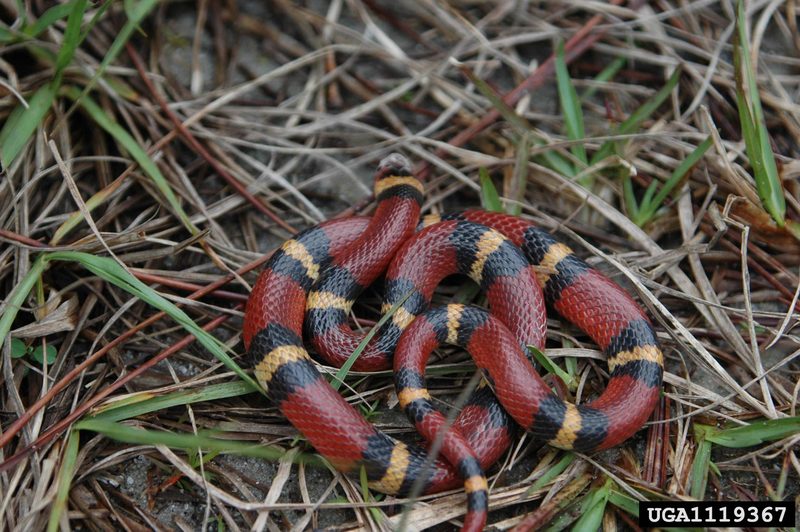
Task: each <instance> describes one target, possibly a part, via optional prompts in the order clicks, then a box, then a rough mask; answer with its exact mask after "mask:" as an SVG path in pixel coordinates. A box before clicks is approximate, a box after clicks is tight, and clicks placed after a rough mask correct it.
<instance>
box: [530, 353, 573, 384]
mask: <svg viewBox="0 0 800 532" xmlns="http://www.w3.org/2000/svg"><path fill="white" fill-rule="evenodd" d="M528 351H529V352H530V353H531V355H533V358H535V359H536V361H537V362H538V363H539V364H541V366H542V367H543V368H544V369H545V371H547V372H548V373H552V374H554V375H556V376H558V378H559V379H561V380H562V381H564V384H566V385H567V387H569V386H570V384H571V383H572V376H571V375H570V374H569V373H567V372H566V371H564V370H563V369H561V368H560V367H559V366H558V364H556V363H555V362H553V361H552V360H550V359H549V358H547V356H546V355H545V354H544V353H542V351H540V350H539V349H537V348H536V347H535V346H532V345H529V346H528Z"/></svg>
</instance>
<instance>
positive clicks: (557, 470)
mask: <svg viewBox="0 0 800 532" xmlns="http://www.w3.org/2000/svg"><path fill="white" fill-rule="evenodd" d="M574 461H575V454H573V453H571V452H567V453H565V454H564V456H563V457H562V458H561V460H559V461H558V462H557V463H556V464H554V465H553V467H551V468H550V469H548V470H547V471H546V472H545V474H544V475H542V476H541V477H539V478H538V479H536V481H535V482H534V483H533V484H531V487H530V488H528V493H533V492H534V491H536V490H538V489H539V488H542V487H544V486H546V485H547V484H548V483H550V482H551V481H552V480H553V479H555V478H556V477H557V476H558V475H560V474H561V473H563V472H564V470H565V469H567V466H569V465H570V464H571V463H572V462H574Z"/></svg>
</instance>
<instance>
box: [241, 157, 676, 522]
mask: <svg viewBox="0 0 800 532" xmlns="http://www.w3.org/2000/svg"><path fill="white" fill-rule="evenodd" d="M375 197H376V200H377V202H378V205H377V209H376V211H375V214H374V215H373V216H372V218H371V219H368V218H361V217H353V218H347V219H341V220H333V221H329V222H324V223H322V224H319V225H318V226H315V227H312V228H310V229H308V230H306V231H304V232H303V233H301V234H299V235H297V236H296V237H295V238H293V239H291V240H288V241H287V242H286V243H284V244H283V246H281V248H280V249H279V250H278V251H276V253H275V254H274V255H273V257H272V258H271V259H270V260H269V262H268V263H267V265H266V267H265V268H264V271H263V272H262V273H261V275H260V276H259V278H258V281H257V282H256V285H255V286H254V287H253V290H252V292H251V295H250V299H249V300H248V304H247V309H246V312H245V322H244V342H245V346H246V348H247V349H248V351H249V353H250V355H251V357H252V358H253V361H254V364H255V374H256V377H257V379H258V381H259V383H260V384H261V385H262V386H263V387H264V388H265V390H266V391H267V395H268V396H269V398H270V399H271V400H272V401H273V402H275V403H276V404H277V405H278V406H279V407H280V409H281V411H282V412H283V414H284V415H285V416H286V417H287V418H288V419H289V421H290V422H291V423H292V424H293V425H294V426H295V427H296V428H297V429H298V430H300V432H302V433H303V435H304V436H305V437H306V438H307V439H308V441H309V442H310V443H311V444H312V445H313V446H314V447H315V448H316V450H317V451H318V452H319V453H321V454H322V455H323V456H325V457H326V458H327V459H328V460H329V461H330V462H331V463H332V464H333V465H334V466H335V467H336V468H337V469H339V470H341V471H344V472H351V471H357V470H358V469H359V468H361V467H364V468H365V470H366V473H367V478H368V479H369V481H370V486H371V487H372V488H373V489H376V490H377V491H381V492H384V493H387V494H397V495H404V494H407V493H409V491H410V489H411V487H412V486H413V485H415V483H416V482H417V481H418V479H419V482H420V483H421V485H422V488H423V489H422V491H423V493H434V492H438V491H442V490H445V489H450V488H453V487H455V486H456V485H458V484H459V483H461V482H463V483H464V485H465V488H466V492H467V498H468V512H467V515H466V518H465V521H464V529H468V530H479V529H481V528H482V527H483V526H484V524H485V522H486V514H487V508H488V492H487V484H486V479H485V476H484V474H483V470H484V469H486V468H487V467H489V466H490V465H491V464H492V463H494V462H495V461H496V460H497V459H498V458H499V456H500V455H501V454H502V453H503V452H504V451H505V450H506V448H507V447H508V445H509V443H510V441H511V432H512V430H513V429H512V423H511V421H510V419H509V417H508V415H507V414H506V411H507V412H508V414H510V415H511V416H512V417H513V418H514V420H516V422H517V423H519V424H520V425H521V426H522V427H523V428H524V429H526V430H528V431H529V432H530V433H531V434H532V435H533V436H534V437H536V438H539V439H542V440H544V441H546V442H548V443H549V444H551V445H553V446H556V447H560V448H563V449H574V450H578V451H583V452H591V451H595V450H598V449H605V448H608V447H611V446H614V445H617V444H619V443H620V442H622V441H624V440H625V439H627V438H628V437H630V436H631V435H632V434H633V433H634V432H636V431H637V430H638V429H639V428H640V427H641V426H642V425H643V424H644V422H645V421H646V420H647V418H648V416H649V415H650V413H651V412H652V410H653V408H654V407H655V404H656V401H657V399H658V396H659V393H660V389H661V380H662V373H663V356H662V353H661V350H660V348H659V344H658V340H657V339H656V334H655V332H654V330H653V328H652V326H651V324H650V321H649V320H648V318H647V316H646V315H645V314H644V313H643V312H642V310H641V309H640V308H639V307H638V305H637V304H636V303H635V302H634V301H633V300H632V299H631V298H630V297H629V296H628V294H627V293H626V292H625V291H623V290H622V289H621V288H620V287H619V286H617V285H616V284H615V283H613V282H612V281H610V280H609V279H608V278H607V277H605V276H604V275H602V274H601V273H599V272H598V271H596V270H594V269H593V268H591V267H590V266H589V265H587V264H586V262H584V261H583V260H582V259H580V258H578V257H577V256H576V255H575V254H574V253H573V252H572V250H571V249H570V248H568V247H567V246H566V245H564V244H562V243H560V242H558V241H556V240H555V239H554V238H553V237H552V236H550V235H549V234H548V233H546V232H544V231H542V230H540V229H538V228H536V227H534V226H533V225H532V224H531V223H530V222H527V221H525V220H523V219H521V218H517V217H514V216H509V215H504V214H498V213H492V212H486V211H467V212H464V213H459V214H454V215H449V216H446V217H444V218H443V219H439V217H426V219H425V220H423V223H422V226H424V228H423V229H422V230H420V231H419V232H416V227H417V225H418V218H419V214H420V205H421V203H422V197H423V186H422V184H421V183H420V182H419V181H418V180H416V179H415V178H414V177H413V176H412V175H411V171H410V165H409V163H408V161H407V160H406V159H405V158H404V157H402V156H399V155H396V154H393V155H390V156H389V157H387V158H385V159H384V160H383V161H381V164H380V165H379V167H378V171H377V174H376V178H375ZM387 267H388V271H387ZM384 271H385V272H386V281H385V284H386V290H385V293H384V304H383V311H384V312H386V311H388V310H389V309H391V308H392V307H393V306H396V304H397V305H399V303H400V301H402V300H403V299H404V298H405V301H403V303H402V305H399V306H398V308H397V309H396V311H395V313H394V314H393V315H392V317H391V320H389V321H387V323H386V324H385V325H384V326H383V327H382V328H381V330H380V331H378V333H377V334H376V335H375V337H374V338H373V339H372V340H371V341H370V343H369V344H368V345H367V347H366V349H365V350H364V351H363V352H362V354H361V355H360V357H359V358H358V359H357V361H356V363H355V365H354V366H353V368H354V369H356V370H360V371H371V370H380V369H387V368H389V367H391V365H392V355H394V368H395V383H396V387H397V394H398V397H399V400H400V405H401V407H402V408H404V409H405V411H406V413H407V414H408V415H409V417H410V418H411V419H412V421H413V422H414V423H415V424H416V426H417V428H418V430H419V431H420V432H421V433H422V434H423V435H424V436H425V437H426V438H428V439H435V438H436V437H437V435H438V436H439V437H440V438H441V440H442V441H443V445H442V448H441V457H439V458H437V459H436V460H434V461H433V462H432V463H429V464H426V459H427V452H426V450H425V449H424V448H422V447H418V446H416V445H409V444H406V443H403V442H400V441H397V440H395V439H393V438H391V437H389V436H387V435H386V434H384V433H382V432H380V431H378V430H377V429H375V427H373V426H372V425H371V424H370V423H368V422H367V421H366V420H365V419H364V418H363V417H362V416H361V414H359V413H358V412H356V410H355V409H354V408H353V407H352V406H351V405H350V404H348V403H347V402H346V401H345V400H344V399H343V398H342V397H341V395H339V393H338V392H336V391H335V390H334V389H333V388H332V387H331V386H330V384H329V383H328V381H327V380H326V379H325V378H323V377H322V375H321V374H320V372H319V370H318V369H317V366H316V364H315V363H314V361H313V360H312V359H311V357H310V356H309V354H308V352H307V351H306V349H305V347H304V346H303V338H302V333H303V329H304V328H305V332H306V336H307V337H308V339H309V341H310V343H311V344H312V345H313V346H314V348H315V349H316V351H317V352H318V353H319V354H320V356H322V357H323V358H325V359H326V360H327V361H328V362H330V363H332V364H334V365H337V366H339V365H341V364H342V363H343V362H344V360H346V359H347V357H348V356H349V355H350V354H351V353H352V352H353V350H354V349H355V348H356V346H357V345H358V344H359V343H360V342H361V340H362V339H363V334H358V333H355V332H353V331H352V330H350V328H349V326H348V324H347V316H348V314H349V312H350V309H351V307H352V305H353V303H354V301H355V299H356V298H357V297H358V295H359V294H360V293H361V292H362V291H363V290H364V289H365V288H366V287H368V286H369V285H370V284H372V283H373V282H374V281H375V280H376V279H377V278H378V277H379V276H380V275H381V274H382V273H383V272H384ZM453 273H462V274H467V275H469V276H470V277H472V279H473V280H475V281H476V282H477V283H478V284H479V285H480V287H481V289H482V290H483V291H484V293H485V294H486V295H487V297H488V300H489V308H490V312H491V314H489V313H487V312H486V311H483V310H481V309H478V308H476V307H468V306H467V307H465V306H461V305H448V306H446V307H440V308H435V309H432V310H426V309H427V307H428V304H429V303H430V300H431V296H432V294H433V291H434V289H435V288H436V286H437V285H438V284H439V282H440V281H441V280H442V279H443V278H444V277H446V276H447V275H450V274H453ZM542 294H543V295H544V297H542ZM545 301H546V303H547V305H548V306H550V307H552V308H553V309H554V310H556V311H557V312H558V313H559V314H560V315H561V316H562V317H564V318H566V319H567V320H568V321H570V322H572V323H573V324H575V325H577V326H578V327H579V328H580V329H582V330H583V331H584V332H585V333H586V334H587V335H588V336H589V337H591V338H592V339H593V340H594V341H595V342H596V343H597V344H598V345H599V346H600V348H601V349H603V351H604V352H605V353H606V355H607V356H608V365H609V369H610V378H609V382H608V386H607V388H606V390H605V391H604V392H603V394H602V395H601V396H600V397H598V398H597V399H596V400H594V401H592V402H591V403H589V404H587V405H580V406H575V405H572V404H570V403H566V402H564V401H563V400H561V399H560V398H558V397H557V396H556V395H555V394H553V393H552V392H551V391H550V389H549V388H548V386H547V385H546V384H545V383H544V381H543V380H542V379H541V377H539V375H538V374H537V373H536V371H535V370H534V368H533V366H532V364H531V363H530V361H529V360H528V359H527V358H526V356H525V354H524V353H525V349H526V346H528V345H532V346H534V347H536V348H539V349H543V348H544V340H545ZM398 342H399V345H398ZM443 342H448V343H452V344H457V345H459V346H462V347H465V348H466V349H467V350H468V351H469V352H470V354H471V355H472V356H473V358H474V359H475V361H476V364H477V365H478V367H479V368H481V369H483V370H484V372H485V374H486V376H487V380H488V381H489V383H490V387H491V388H492V389H493V390H494V393H495V394H496V395H497V398H498V399H499V401H500V403H501V404H502V405H503V408H500V407H499V406H498V404H497V402H496V401H495V399H494V396H492V395H491V393H489V390H488V388H487V387H486V386H481V387H479V388H478V390H476V392H475V393H474V394H473V396H472V397H471V398H470V400H469V402H468V404H467V405H466V406H465V407H464V408H463V409H462V411H461V412H460V414H459V416H458V417H457V418H456V420H455V422H454V423H453V425H452V426H451V427H450V428H449V430H447V431H446V432H444V433H442V434H440V432H442V431H443V430H444V428H446V426H445V419H444V416H442V415H441V414H440V413H439V412H438V411H437V410H436V409H435V408H434V405H433V403H432V402H431V400H430V395H429V394H428V392H427V389H426V387H425V382H424V376H423V375H424V372H423V370H424V366H425V362H426V360H427V357H428V355H429V354H430V352H431V351H432V350H433V349H434V348H435V347H436V346H438V345H439V344H440V343H443ZM396 348H397V350H395V349H396ZM420 476H422V477H423V478H421V479H420Z"/></svg>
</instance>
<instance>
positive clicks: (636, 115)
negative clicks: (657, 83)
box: [589, 68, 681, 165]
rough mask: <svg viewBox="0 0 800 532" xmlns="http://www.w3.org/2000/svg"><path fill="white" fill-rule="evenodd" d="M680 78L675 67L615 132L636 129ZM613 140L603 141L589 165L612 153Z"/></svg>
mask: <svg viewBox="0 0 800 532" xmlns="http://www.w3.org/2000/svg"><path fill="white" fill-rule="evenodd" d="M680 78H681V69H680V68H676V69H675V72H673V73H672V75H671V76H670V77H669V79H668V80H667V83H666V84H665V85H664V86H663V87H661V89H660V90H659V91H658V92H656V93H655V94H654V95H653V96H652V97H650V99H649V100H647V101H646V102H645V103H644V104H643V105H642V106H641V107H639V108H638V109H636V111H634V112H633V113H632V114H631V115H630V116H629V117H628V118H627V119H626V120H625V121H624V122H622V124H620V126H619V128H618V130H617V134H620V135H627V134H629V133H633V132H634V131H636V130H637V129H638V128H639V126H640V125H641V123H642V122H644V121H645V120H646V119H647V118H648V117H650V116H651V115H652V114H653V113H654V112H655V111H656V109H658V108H659V107H660V106H661V104H662V103H664V100H666V99H667V97H668V96H669V95H670V93H671V92H672V91H673V89H674V88H675V87H676V86H677V85H678V81H679V80H680ZM614 147H615V141H613V140H609V141H606V142H604V143H603V144H602V145H601V146H600V149H599V150H597V152H595V154H594V155H593V156H592V158H591V160H590V161H589V164H590V165H593V164H596V163H598V162H600V161H601V160H603V159H605V158H606V157H608V156H609V155H611V154H612V153H614Z"/></svg>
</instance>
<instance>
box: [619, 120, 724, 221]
mask: <svg viewBox="0 0 800 532" xmlns="http://www.w3.org/2000/svg"><path fill="white" fill-rule="evenodd" d="M712 144H714V139H713V138H712V137H711V136H710V135H709V136H708V137H707V138H706V140H704V141H703V142H701V143H700V144H699V145H698V146H697V147H696V148H695V149H694V150H692V153H690V154H689V156H688V157H686V158H685V159H684V160H683V161H681V164H679V165H678V167H677V168H675V170H674V171H673V172H672V174H671V175H670V176H669V179H667V180H666V181H665V182H664V185H663V186H662V187H661V190H659V191H658V194H656V195H655V197H653V198H652V199H651V195H652V192H651V190H652V191H655V187H653V186H652V185H651V186H650V187H648V189H647V192H648V193H646V194H645V197H644V198H643V199H642V203H641V205H640V212H639V213H638V214H637V216H636V217H635V218H634V220H633V221H634V223H635V224H636V225H638V226H639V227H641V226H643V225H644V224H646V223H647V222H649V221H650V220H651V219H652V218H653V216H655V214H656V211H658V209H660V208H661V206H662V205H663V203H664V200H666V199H667V196H668V195H669V194H670V193H671V192H672V191H673V190H674V189H675V187H677V186H678V184H680V183H681V182H682V181H683V180H684V178H685V177H686V175H687V174H688V173H689V171H690V170H691V169H692V167H694V165H695V164H697V163H698V162H699V161H700V159H702V158H703V155H705V153H706V152H707V151H708V149H709V148H710V147H711V146H712ZM654 183H655V182H654Z"/></svg>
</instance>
